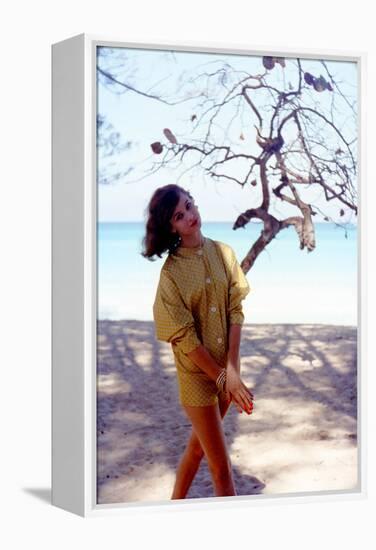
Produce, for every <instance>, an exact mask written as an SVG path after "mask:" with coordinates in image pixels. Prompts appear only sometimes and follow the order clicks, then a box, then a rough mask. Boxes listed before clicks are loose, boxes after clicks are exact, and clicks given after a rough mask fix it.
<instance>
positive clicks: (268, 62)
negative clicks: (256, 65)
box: [262, 56, 275, 71]
mask: <svg viewBox="0 0 376 550" xmlns="http://www.w3.org/2000/svg"><path fill="white" fill-rule="evenodd" d="M262 64H263V65H264V67H265V69H267V70H268V71H271V70H272V69H274V65H275V61H274V57H270V56H264V57H263V58H262Z"/></svg>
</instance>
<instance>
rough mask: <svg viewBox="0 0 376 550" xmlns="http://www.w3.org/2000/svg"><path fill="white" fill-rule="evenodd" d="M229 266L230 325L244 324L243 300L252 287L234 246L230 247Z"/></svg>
mask: <svg viewBox="0 0 376 550" xmlns="http://www.w3.org/2000/svg"><path fill="white" fill-rule="evenodd" d="M229 267H230V270H229V271H230V283H229V322H230V325H242V324H243V322H244V314H243V307H242V300H244V298H245V297H246V296H247V294H248V293H249V291H250V288H249V284H248V281H247V279H246V276H245V275H244V272H243V270H242V268H241V267H240V265H239V263H238V260H237V259H236V256H235V253H234V251H233V250H232V248H230V259H229Z"/></svg>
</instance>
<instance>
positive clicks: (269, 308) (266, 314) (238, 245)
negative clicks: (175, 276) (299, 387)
mask: <svg viewBox="0 0 376 550" xmlns="http://www.w3.org/2000/svg"><path fill="white" fill-rule="evenodd" d="M315 227H316V249H315V250H314V251H313V252H311V253H307V252H306V251H305V250H304V251H302V250H300V248H299V241H298V237H297V234H296V232H295V230H294V228H292V227H291V228H288V229H285V230H283V231H281V232H280V233H279V234H278V236H277V237H276V238H275V239H274V240H273V241H272V243H270V245H269V246H268V247H267V249H266V250H265V251H264V252H263V253H262V254H261V255H260V256H259V257H258V258H257V260H256V262H255V264H254V266H253V268H252V269H251V270H250V271H249V273H248V274H247V278H248V281H249V284H250V286H251V289H252V291H251V292H250V294H249V295H248V296H247V298H246V299H245V301H244V307H243V309H244V313H245V322H246V323H309V324H311V323H315V324H317V323H319V324H334V325H352V326H355V325H357V309H358V307H357V298H358V297H357V276H358V274H357V269H358V261H357V251H358V245H357V227H356V226H350V227H348V228H347V229H346V231H345V230H344V229H343V228H340V227H338V226H336V225H335V224H330V223H320V224H316V226H315ZM261 229H262V225H261V224H250V225H249V226H247V227H246V228H245V229H238V230H236V231H233V230H232V223H231V222H210V223H204V224H203V225H202V228H201V231H202V233H203V235H204V236H205V237H209V238H211V239H214V240H218V241H222V242H225V243H227V244H229V245H230V246H232V248H233V249H234V250H235V253H236V255H237V258H238V260H239V261H241V259H242V258H243V257H244V255H245V254H246V252H247V251H248V250H249V248H250V247H251V246H252V244H253V242H254V241H255V240H256V239H257V237H258V236H259V234H260V231H261ZM143 236H144V224H143V223H142V222H133V223H132V222H129V223H114V222H111V223H107V222H101V223H98V225H97V239H98V241H97V242H98V247H97V250H98V253H97V283H98V296H97V317H98V319H100V320H102V319H111V320H120V319H127V320H131V319H134V320H144V321H150V320H152V306H153V301H154V297H155V291H156V287H157V284H158V279H159V272H160V269H161V267H162V265H163V262H164V257H162V258H161V259H157V260H156V261H154V262H151V261H149V260H146V259H145V258H143V257H142V256H141V254H140V253H141V243H142V238H143Z"/></svg>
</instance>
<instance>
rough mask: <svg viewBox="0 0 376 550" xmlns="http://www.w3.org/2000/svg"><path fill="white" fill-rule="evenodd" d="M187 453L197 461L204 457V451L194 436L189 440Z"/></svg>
mask: <svg viewBox="0 0 376 550" xmlns="http://www.w3.org/2000/svg"><path fill="white" fill-rule="evenodd" d="M188 447H189V452H190V453H191V455H192V456H193V457H194V458H196V459H197V460H201V459H202V458H203V456H204V451H203V450H202V447H201V444H200V442H199V440H198V438H197V437H196V436H194V437H191V440H190V441H189V444H188Z"/></svg>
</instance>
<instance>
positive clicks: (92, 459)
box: [52, 34, 366, 517]
mask: <svg viewBox="0 0 376 550" xmlns="http://www.w3.org/2000/svg"><path fill="white" fill-rule="evenodd" d="M98 46H111V47H115V46H116V47H125V48H126V47H129V48H147V49H160V50H163V49H169V50H171V49H173V50H176V51H191V52H208V53H209V52H213V53H214V52H215V53H218V52H221V53H235V54H239V55H244V54H247V55H269V56H279V57H280V56H286V57H292V56H295V57H305V58H312V59H315V58H320V59H331V60H338V61H341V60H342V61H352V62H355V63H357V66H358V84H359V106H360V115H359V127H358V131H359V136H358V137H359V143H360V148H359V151H360V153H359V157H358V160H359V174H360V175H359V179H358V181H359V190H360V193H359V195H360V209H359V210H360V216H359V222H358V228H359V240H358V274H359V277H358V281H359V282H358V347H357V349H358V486H357V487H356V489H355V490H353V491H343V492H341V491H328V492H320V493H317V494H316V493H308V494H303V493H302V494H300V493H299V494H289V495H275V496H274V495H273V496H272V495H257V498H255V496H248V497H234V498H230V499H227V500H226V502H227V504H229V505H231V506H234V505H236V506H250V505H260V504H263V505H265V504H268V503H269V502H270V499H273V502H279V503H286V502H293V501H295V502H300V501H302V500H304V501H313V500H323V501H325V500H328V499H334V500H341V499H342V500H346V499H350V498H351V499H354V498H364V497H365V495H366V458H365V457H366V448H365V445H366V442H365V429H364V424H365V421H364V420H365V408H366V403H365V393H366V392H365V378H366V370H365V355H364V350H365V328H364V324H365V315H366V311H365V300H364V292H365V273H364V269H363V268H362V264H363V258H364V244H363V241H362V235H364V230H365V219H364V215H363V211H362V205H363V204H364V201H365V184H364V178H363V167H364V146H363V144H364V136H365V126H364V125H365V116H364V113H363V109H362V106H363V105H364V94H365V86H364V83H365V70H366V69H365V65H366V56H365V54H364V53H362V52H352V53H343V52H338V51H330V52H329V51H319V50H317V51H316V50H315V51H312V50H310V51H308V50H307V51H302V50H299V51H294V50H293V49H289V50H288V49H285V48H283V49H281V50H278V51H276V50H275V49H273V50H272V49H270V50H266V49H265V48H258V47H256V46H248V45H247V46H245V47H244V48H239V47H236V48H234V47H232V46H231V45H228V44H200V45H198V44H188V43H186V44H145V43H139V44H138V43H128V42H126V41H122V40H113V39H109V38H103V37H96V36H92V35H86V34H81V35H78V36H75V37H72V38H69V39H67V40H64V41H62V42H59V43H57V44H54V45H53V46H52V220H53V222H52V223H53V224H52V246H53V248H52V503H53V504H54V505H55V506H58V507H60V508H63V509H65V510H68V511H70V512H73V513H75V514H78V515H81V516H84V517H87V516H93V515H94V516H95V515H99V514H101V515H102V514H111V513H114V512H119V510H120V511H122V512H125V511H130V510H133V511H135V510H136V509H140V508H141V509H142V508H143V507H144V506H147V507H150V508H159V507H160V506H170V507H174V508H175V509H176V508H179V509H182V506H185V505H188V506H194V507H207V506H210V507H216V506H223V500H221V499H218V498H213V499H202V500H200V499H198V500H196V501H195V502H192V501H189V502H183V501H174V502H169V501H165V502H160V503H155V502H150V503H149V502H144V503H132V502H129V503H127V502H124V503H121V504H111V505H109V504H97V498H96V480H97V472H96V441H97V439H96V438H97V433H96V336H97V319H96V312H97V310H96V299H97V280H96V265H97V255H96V246H97V243H96V223H97V194H96V185H97V184H96V114H97V113H96V48H97V47H98Z"/></svg>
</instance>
